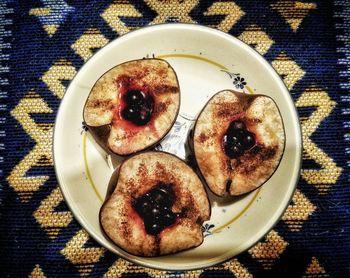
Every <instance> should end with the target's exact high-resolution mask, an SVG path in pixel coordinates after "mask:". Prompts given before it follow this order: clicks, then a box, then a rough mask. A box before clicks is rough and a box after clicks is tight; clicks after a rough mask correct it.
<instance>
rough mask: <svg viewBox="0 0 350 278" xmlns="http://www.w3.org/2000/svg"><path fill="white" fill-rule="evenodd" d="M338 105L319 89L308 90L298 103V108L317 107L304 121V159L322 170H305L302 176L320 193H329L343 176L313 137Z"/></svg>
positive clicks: (340, 169)
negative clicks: (309, 160) (314, 163)
mask: <svg viewBox="0 0 350 278" xmlns="http://www.w3.org/2000/svg"><path fill="white" fill-rule="evenodd" d="M335 105H336V103H335V102H334V101H333V100H331V98H330V97H329V96H328V94H327V93H326V92H325V91H323V90H321V89H319V88H308V89H307V90H306V91H305V92H304V93H303V94H302V95H301V97H300V98H299V99H298V101H297V102H296V106H297V107H316V111H314V112H313V113H312V114H311V116H310V117H309V118H308V119H305V120H303V121H302V124H301V128H302V133H303V145H304V159H312V160H314V161H315V162H316V163H318V164H319V165H321V167H322V169H321V170H316V169H303V170H302V172H301V176H302V177H303V178H304V179H305V180H306V181H307V182H308V183H309V184H313V185H315V187H316V188H317V189H318V190H319V193H321V194H324V193H327V192H328V190H329V188H330V185H331V184H335V183H336V182H337V180H338V178H339V176H340V174H341V171H342V168H340V167H338V166H337V165H336V163H335V162H334V161H333V159H332V158H330V157H329V156H328V155H327V154H326V153H325V152H324V151H322V150H321V149H320V148H319V147H318V146H317V145H316V144H315V143H314V142H312V141H311V139H310V137H311V135H312V134H313V133H314V132H315V131H316V129H317V128H318V126H319V125H320V123H321V122H322V121H323V120H324V119H325V118H327V117H328V116H329V114H330V113H331V111H332V110H333V108H334V106H335Z"/></svg>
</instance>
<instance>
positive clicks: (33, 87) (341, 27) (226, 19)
mask: <svg viewBox="0 0 350 278" xmlns="http://www.w3.org/2000/svg"><path fill="white" fill-rule="evenodd" d="M164 22H189V23H196V24H201V25H206V26H210V27H213V28H217V29H220V30H222V31H224V32H227V33H229V34H231V35H233V36H235V37H238V38H239V39H241V40H242V41H244V42H245V43H247V44H249V45H251V46H252V47H254V48H255V49H256V50H257V51H258V52H260V53H261V54H262V55H263V56H264V57H265V58H266V59H267V60H268V62H269V63H270V64H271V65H272V66H273V67H274V68H275V69H276V71H277V72H278V73H279V74H280V75H281V77H282V78H283V80H284V82H285V84H286V86H287V87H288V89H289V90H290V93H291V96H292V98H293V100H294V101H295V105H296V107H297V109H298V112H299V115H300V122H301V127H302V133H303V144H304V151H303V166H302V171H301V177H300V181H299V183H298V186H297V190H296V192H295V195H294V196H293V199H292V201H291V203H290V205H289V206H288V208H287V210H286V212H285V213H284V215H283V216H282V218H281V220H280V221H279V222H278V224H277V225H276V226H275V227H274V228H273V230H271V231H270V232H269V233H268V234H267V235H266V237H265V238H263V239H262V240H261V241H260V242H259V243H257V244H256V245H255V246H253V247H252V248H250V249H249V250H248V251H246V252H244V253H242V254H240V255H239V256H237V257H235V258H232V259H230V260H229V261H226V262H224V263H222V264H220V265H216V266H213V267H210V268H205V269H199V270H194V271H178V272H174V271H165V270H156V269H151V268H145V267H142V266H138V265H135V264H133V263H131V262H129V261H127V260H124V259H122V258H119V257H117V256H116V255H115V254H114V253H111V252H109V251H108V250H106V249H105V248H103V247H102V246H100V245H99V244H98V243H97V242H95V241H94V240H93V239H92V238H91V237H90V236H89V234H88V233H87V232H86V231H85V230H84V229H83V228H82V227H81V226H80V225H79V224H78V222H77V221H76V220H75V218H74V217H73V215H72V213H71V212H70V211H69V209H68V207H67V204H66V203H65V201H64V200H63V197H62V195H61V192H60V188H59V185H58V182H57V180H56V176H55V171H54V166H53V157H52V133H53V126H54V121H55V117H56V113H57V110H58V107H59V105H60V101H61V99H62V97H63V95H64V92H65V88H66V87H67V84H68V83H69V81H70V80H72V78H73V76H74V75H75V73H76V72H77V71H78V70H79V69H80V68H81V67H82V65H83V64H84V62H85V61H86V60H87V59H89V58H90V57H91V56H92V55H93V53H94V51H96V50H97V49H99V48H101V47H103V46H104V45H105V44H107V43H108V42H109V41H111V40H114V39H116V38H118V37H119V36H120V35H122V34H125V33H127V32H129V31H132V30H134V29H137V28H141V27H143V26H147V25H150V24H158V23H164ZM349 76H350V2H349V1H347V0H334V1H325V0H299V1H294V0H269V1H261V0H254V1H246V0H234V1H217V0H210V1H201V0H183V1H175V0H164V1H161V0H142V1H141V0H140V1H137V0H120V1H119V0H117V1H112V0H99V1H83V0H29V1H20V0H3V1H1V3H0V177H1V187H0V205H1V222H0V227H1V231H0V235H1V236H0V244H1V246H0V252H1V256H0V258H1V259H0V277H28V276H29V277H80V276H89V277H134V276H137V277H213V276H214V277H218V276H220V277H254V276H255V277H261V276H267V277H275V276H277V277H302V276H303V277H349V276H350V236H349V234H350V233H349V228H350V219H349V214H350V204H349V203H350V190H349V188H350V187H349V185H350V176H349V173H350V171H349V167H350V159H349V157H350V143H349V142H350V80H349Z"/></svg>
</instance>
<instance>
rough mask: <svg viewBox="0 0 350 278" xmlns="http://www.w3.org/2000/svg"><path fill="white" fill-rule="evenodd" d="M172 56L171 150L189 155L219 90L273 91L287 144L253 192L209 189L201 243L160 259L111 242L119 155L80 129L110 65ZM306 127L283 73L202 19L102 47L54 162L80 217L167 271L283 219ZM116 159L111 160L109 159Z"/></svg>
mask: <svg viewBox="0 0 350 278" xmlns="http://www.w3.org/2000/svg"><path fill="white" fill-rule="evenodd" d="M153 56H155V57H158V58H163V59H165V60H167V61H168V62H169V63H170V64H171V65H172V66H173V68H174V69H175V71H176V72H177V75H178V79H179V83H180V88H181V107H180V113H179V116H178V118H177V121H176V123H175V125H174V126H173V128H172V130H171V132H170V133H169V134H168V135H167V136H166V138H165V139H164V140H163V141H162V143H161V146H158V148H162V149H163V150H165V151H168V152H171V153H174V154H176V155H178V156H179V157H181V158H185V157H186V156H187V153H186V150H185V148H184V142H185V141H186V137H187V134H188V131H189V128H190V127H191V125H192V124H193V120H194V119H195V118H196V115H197V114H198V113H199V111H200V110H201V109H202V107H203V106H204V104H205V103H206V102H207V100H208V99H209V98H210V97H211V96H212V95H213V94H214V93H215V92H218V91H219V90H222V89H235V90H239V91H242V92H245V93H255V92H257V93H260V94H266V95H269V96H271V97H272V98H273V99H274V100H275V101H276V103H277V105H278V106H279V108H280V111H281V114H282V117H283V121H284V125H285V131H286V147H285V152H284V155H283V157H282V160H281V163H280V165H279V167H278V169H277V171H276V172H275V173H274V175H273V176H272V177H271V178H270V179H269V180H268V181H267V182H266V183H265V184H264V185H263V186H262V187H261V188H259V189H257V190H255V191H253V192H251V193H250V194H248V195H246V196H244V197H241V198H237V199H235V200H232V201H230V202H227V201H225V202H223V201H221V200H220V199H219V198H216V197H214V196H212V195H210V196H209V197H210V199H211V205H212V216H211V219H210V221H207V222H206V223H204V225H203V229H204V235H205V238H204V242H203V244H202V245H201V246H199V247H197V248H194V249H191V250H187V251H183V252H180V253H177V254H174V255H168V256H161V257H155V258H144V257H137V256H133V255H130V254H128V253H127V252H125V251H123V250H122V249H120V248H119V247H118V246H116V245H114V244H113V243H112V242H111V241H109V240H108V239H107V238H106V237H105V236H104V235H103V233H102V231H101V228H100V225H99V218H98V215H99V210H100V207H101V205H102V202H103V199H104V196H105V194H106V189H107V183H108V180H109V178H110V175H111V173H112V171H113V165H114V166H115V165H116V164H117V163H118V160H117V159H112V161H110V159H109V158H108V156H107V154H106V153H105V152H104V151H103V150H102V149H101V148H100V147H99V146H98V145H97V144H96V143H95V142H94V140H93V139H92V137H91V136H90V134H89V133H87V132H85V131H84V130H83V127H82V121H83V118H82V114H83V106H84V103H85V101H86V99H87V97H88V95H89V92H90V89H91V88H92V86H93V85H94V83H95V82H96V80H97V79H98V78H99V77H100V76H101V75H102V74H103V73H104V72H106V71H107V70H109V69H110V68H112V67H114V66H116V65H118V64H120V63H123V62H126V61H129V60H134V59H140V58H143V57H153ZM301 145H302V144H301V133H300V126H299V120H298V117H297V113H296V110H295V107H294V104H293V101H292V99H291V97H290V95H289V92H288V91H287V89H286V87H285V85H284V83H283V82H282V81H281V79H280V77H279V76H278V75H277V73H276V72H275V71H274V70H273V68H272V67H271V66H270V65H269V63H268V62H266V61H265V60H264V58H263V57H262V56H260V55H259V54H258V53H257V52H255V51H254V50H253V49H252V48H250V47H249V46H247V45H246V44H244V43H243V42H241V41H240V40H238V39H236V38H234V37H232V36H230V35H228V34H225V33H223V32H220V31H217V30H214V29H210V28H207V27H203V26H198V25H189V24H164V25H156V26H150V27H146V28H143V29H139V30H137V31H133V32H131V33H128V34H127V35H124V36H122V37H119V38H118V39H116V40H114V41H112V42H111V43H109V44H108V45H107V46H105V47H104V48H102V49H101V50H99V51H98V52H97V53H96V54H95V55H94V56H93V57H92V58H91V59H90V60H89V61H88V62H87V63H86V64H85V65H84V66H83V67H82V68H81V69H80V71H79V72H78V74H77V75H76V76H75V78H74V79H73V81H72V82H71V83H70V85H69V87H68V89H67V91H66V94H65V96H64V98H63V100H62V103H61V106H60V108H59V111H58V115H57V119H56V125H55V132H54V161H55V167H56V174H57V177H58V181H59V183H60V186H61V190H62V193H63V195H64V198H65V200H66V202H67V203H68V205H69V207H70V209H71V210H72V212H73V213H74V216H75V217H76V219H77V220H78V221H79V222H80V224H81V225H82V226H83V227H84V228H85V229H86V230H87V231H88V232H89V234H90V235H91V236H92V237H93V238H94V239H95V240H96V241H98V242H99V243H100V244H101V245H103V246H105V247H106V248H108V249H109V250H111V251H112V252H114V253H116V254H118V255H119V256H122V257H124V258H126V259H128V260H131V261H133V262H135V263H138V264H141V265H144V266H148V267H154V268H161V269H167V270H185V269H195V268H203V267H207V266H210V265H213V264H217V263H220V262H223V261H225V260H227V259H229V258H231V257H233V256H236V255H238V254H239V253H241V252H242V251H244V250H246V249H248V248H249V247H251V246H252V245H253V244H254V243H256V242H257V241H258V240H259V239H261V238H262V237H263V236H264V235H265V234H266V233H267V232H268V231H269V230H270V229H271V228H272V227H273V225H274V224H275V223H276V222H277V221H278V220H279V218H280V217H281V215H282V213H283V212H284V210H285V208H286V206H287V205H288V203H289V201H290V199H291V197H292V194H293V192H294V189H295V187H296V183H297V180H298V177H299V171H300V159H301V149H302V147H301ZM111 162H112V163H111Z"/></svg>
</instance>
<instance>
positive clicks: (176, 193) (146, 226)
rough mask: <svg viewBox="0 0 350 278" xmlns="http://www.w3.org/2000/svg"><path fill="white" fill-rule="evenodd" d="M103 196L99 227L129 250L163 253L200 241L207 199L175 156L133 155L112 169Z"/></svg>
mask: <svg viewBox="0 0 350 278" xmlns="http://www.w3.org/2000/svg"><path fill="white" fill-rule="evenodd" d="M107 195H108V196H107V198H106V201H105V202H104V204H103V206H102V208H101V210H100V223H101V227H102V229H103V230H104V232H105V234H106V235H107V236H108V237H109V238H110V239H111V240H112V241H113V242H114V243H115V244H117V245H118V246H120V247H121V248H123V249H124V250H126V251H127V252H129V253H132V254H134V255H140V256H158V255H165V254H170V253H175V252H178V251H181V250H186V249H189V248H192V247H195V246H198V245H200V244H201V243H202V242H203V234H202V223H203V222H204V221H205V220H208V219H209V217H210V205H209V201H208V197H207V194H206V191H205V189H204V186H203V184H202V182H201V181H200V179H199V177H198V176H197V174H196V173H195V172H194V171H193V170H192V169H191V168H190V167H189V166H188V165H187V164H186V163H185V162H184V161H182V160H181V159H179V158H177V157H176V156H174V155H171V154H168V153H164V152H144V153H140V154H137V155H134V156H131V157H130V158H128V159H126V160H125V161H124V162H123V163H122V164H121V165H120V166H119V167H118V168H117V169H116V170H115V172H114V174H113V175H112V178H111V180H110V184H109V190H108V194H107Z"/></svg>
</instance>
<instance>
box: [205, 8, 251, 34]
mask: <svg viewBox="0 0 350 278" xmlns="http://www.w3.org/2000/svg"><path fill="white" fill-rule="evenodd" d="M204 15H224V16H225V17H224V19H223V20H222V21H221V22H220V23H219V24H218V25H214V26H212V27H216V28H217V29H219V30H222V31H224V32H228V31H230V30H231V29H232V27H233V25H235V24H236V23H237V22H238V20H239V19H240V18H241V17H242V16H244V15H245V12H244V11H242V9H241V8H240V7H239V6H238V5H236V4H235V3H234V2H214V3H213V5H211V6H210V7H209V8H208V10H207V11H206V12H204Z"/></svg>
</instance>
